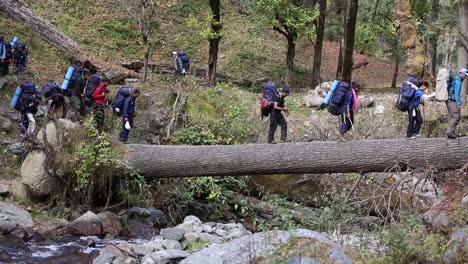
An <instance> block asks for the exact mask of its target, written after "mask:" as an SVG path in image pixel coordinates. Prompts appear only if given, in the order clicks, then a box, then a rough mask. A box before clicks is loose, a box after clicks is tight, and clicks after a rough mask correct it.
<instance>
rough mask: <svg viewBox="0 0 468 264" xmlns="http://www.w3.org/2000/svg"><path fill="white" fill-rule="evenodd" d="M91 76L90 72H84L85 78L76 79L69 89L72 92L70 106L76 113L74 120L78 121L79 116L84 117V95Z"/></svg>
mask: <svg viewBox="0 0 468 264" xmlns="http://www.w3.org/2000/svg"><path fill="white" fill-rule="evenodd" d="M89 76H90V72H89V71H83V76H80V77H78V78H76V79H75V80H74V81H73V83H71V84H70V87H68V90H70V92H69V93H70V105H71V107H72V109H73V110H74V112H75V114H74V117H73V119H77V118H78V117H77V116H78V115H79V116H84V105H83V96H84V94H83V93H84V87H85V84H86V80H88V78H89Z"/></svg>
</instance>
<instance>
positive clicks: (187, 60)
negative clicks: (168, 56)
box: [177, 49, 190, 72]
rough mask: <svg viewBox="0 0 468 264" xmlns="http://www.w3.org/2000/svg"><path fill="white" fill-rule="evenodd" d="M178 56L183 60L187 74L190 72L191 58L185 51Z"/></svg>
mask: <svg viewBox="0 0 468 264" xmlns="http://www.w3.org/2000/svg"><path fill="white" fill-rule="evenodd" d="M177 56H178V57H179V58H180V59H181V60H182V66H183V68H184V70H185V71H186V72H188V71H189V70H190V57H189V56H188V55H187V53H185V50H183V49H180V50H179V51H178V52H177Z"/></svg>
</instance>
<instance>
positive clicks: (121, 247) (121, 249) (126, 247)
mask: <svg viewBox="0 0 468 264" xmlns="http://www.w3.org/2000/svg"><path fill="white" fill-rule="evenodd" d="M102 254H111V255H112V256H114V257H121V258H124V259H125V258H127V257H128V256H129V255H134V254H135V252H134V251H133V246H132V245H131V244H129V243H127V242H124V243H120V244H118V245H108V246H106V247H104V248H103V249H102V250H101V252H100V255H102Z"/></svg>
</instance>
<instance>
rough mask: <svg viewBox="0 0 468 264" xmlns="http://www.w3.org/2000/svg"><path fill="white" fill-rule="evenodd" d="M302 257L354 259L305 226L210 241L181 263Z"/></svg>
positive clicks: (282, 260) (335, 260) (325, 260)
mask: <svg viewBox="0 0 468 264" xmlns="http://www.w3.org/2000/svg"><path fill="white" fill-rule="evenodd" d="M296 257H303V258H308V259H310V260H313V262H311V263H344V264H347V263H353V261H352V259H351V258H350V257H348V256H347V255H346V253H345V251H344V250H343V249H342V248H341V247H340V246H339V245H338V244H335V243H333V242H332V241H330V240H329V239H328V238H327V237H326V236H324V235H322V234H320V233H317V232H314V231H310V230H305V229H296V230H290V231H270V232H264V233H256V234H253V235H248V236H243V237H240V238H237V239H234V240H232V241H231V242H228V243H224V244H218V245H211V246H210V247H208V248H204V249H202V250H200V251H198V252H195V253H193V254H192V255H190V256H188V257H187V258H185V259H184V260H182V261H181V262H180V264H191V263H204V264H219V263H231V264H241V263H242V264H244V263H252V262H256V261H258V260H259V259H268V260H269V261H271V262H272V263H287V260H289V259H294V258H296Z"/></svg>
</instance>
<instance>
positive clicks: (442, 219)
mask: <svg viewBox="0 0 468 264" xmlns="http://www.w3.org/2000/svg"><path fill="white" fill-rule="evenodd" d="M422 219H423V221H424V222H425V223H426V224H427V225H429V226H430V227H432V229H434V230H435V231H439V232H444V233H450V230H451V228H452V227H451V226H452V223H451V222H450V219H449V214H448V211H447V210H445V209H439V208H437V207H433V208H431V209H429V210H428V211H427V212H425V213H424V214H423V215H422Z"/></svg>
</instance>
